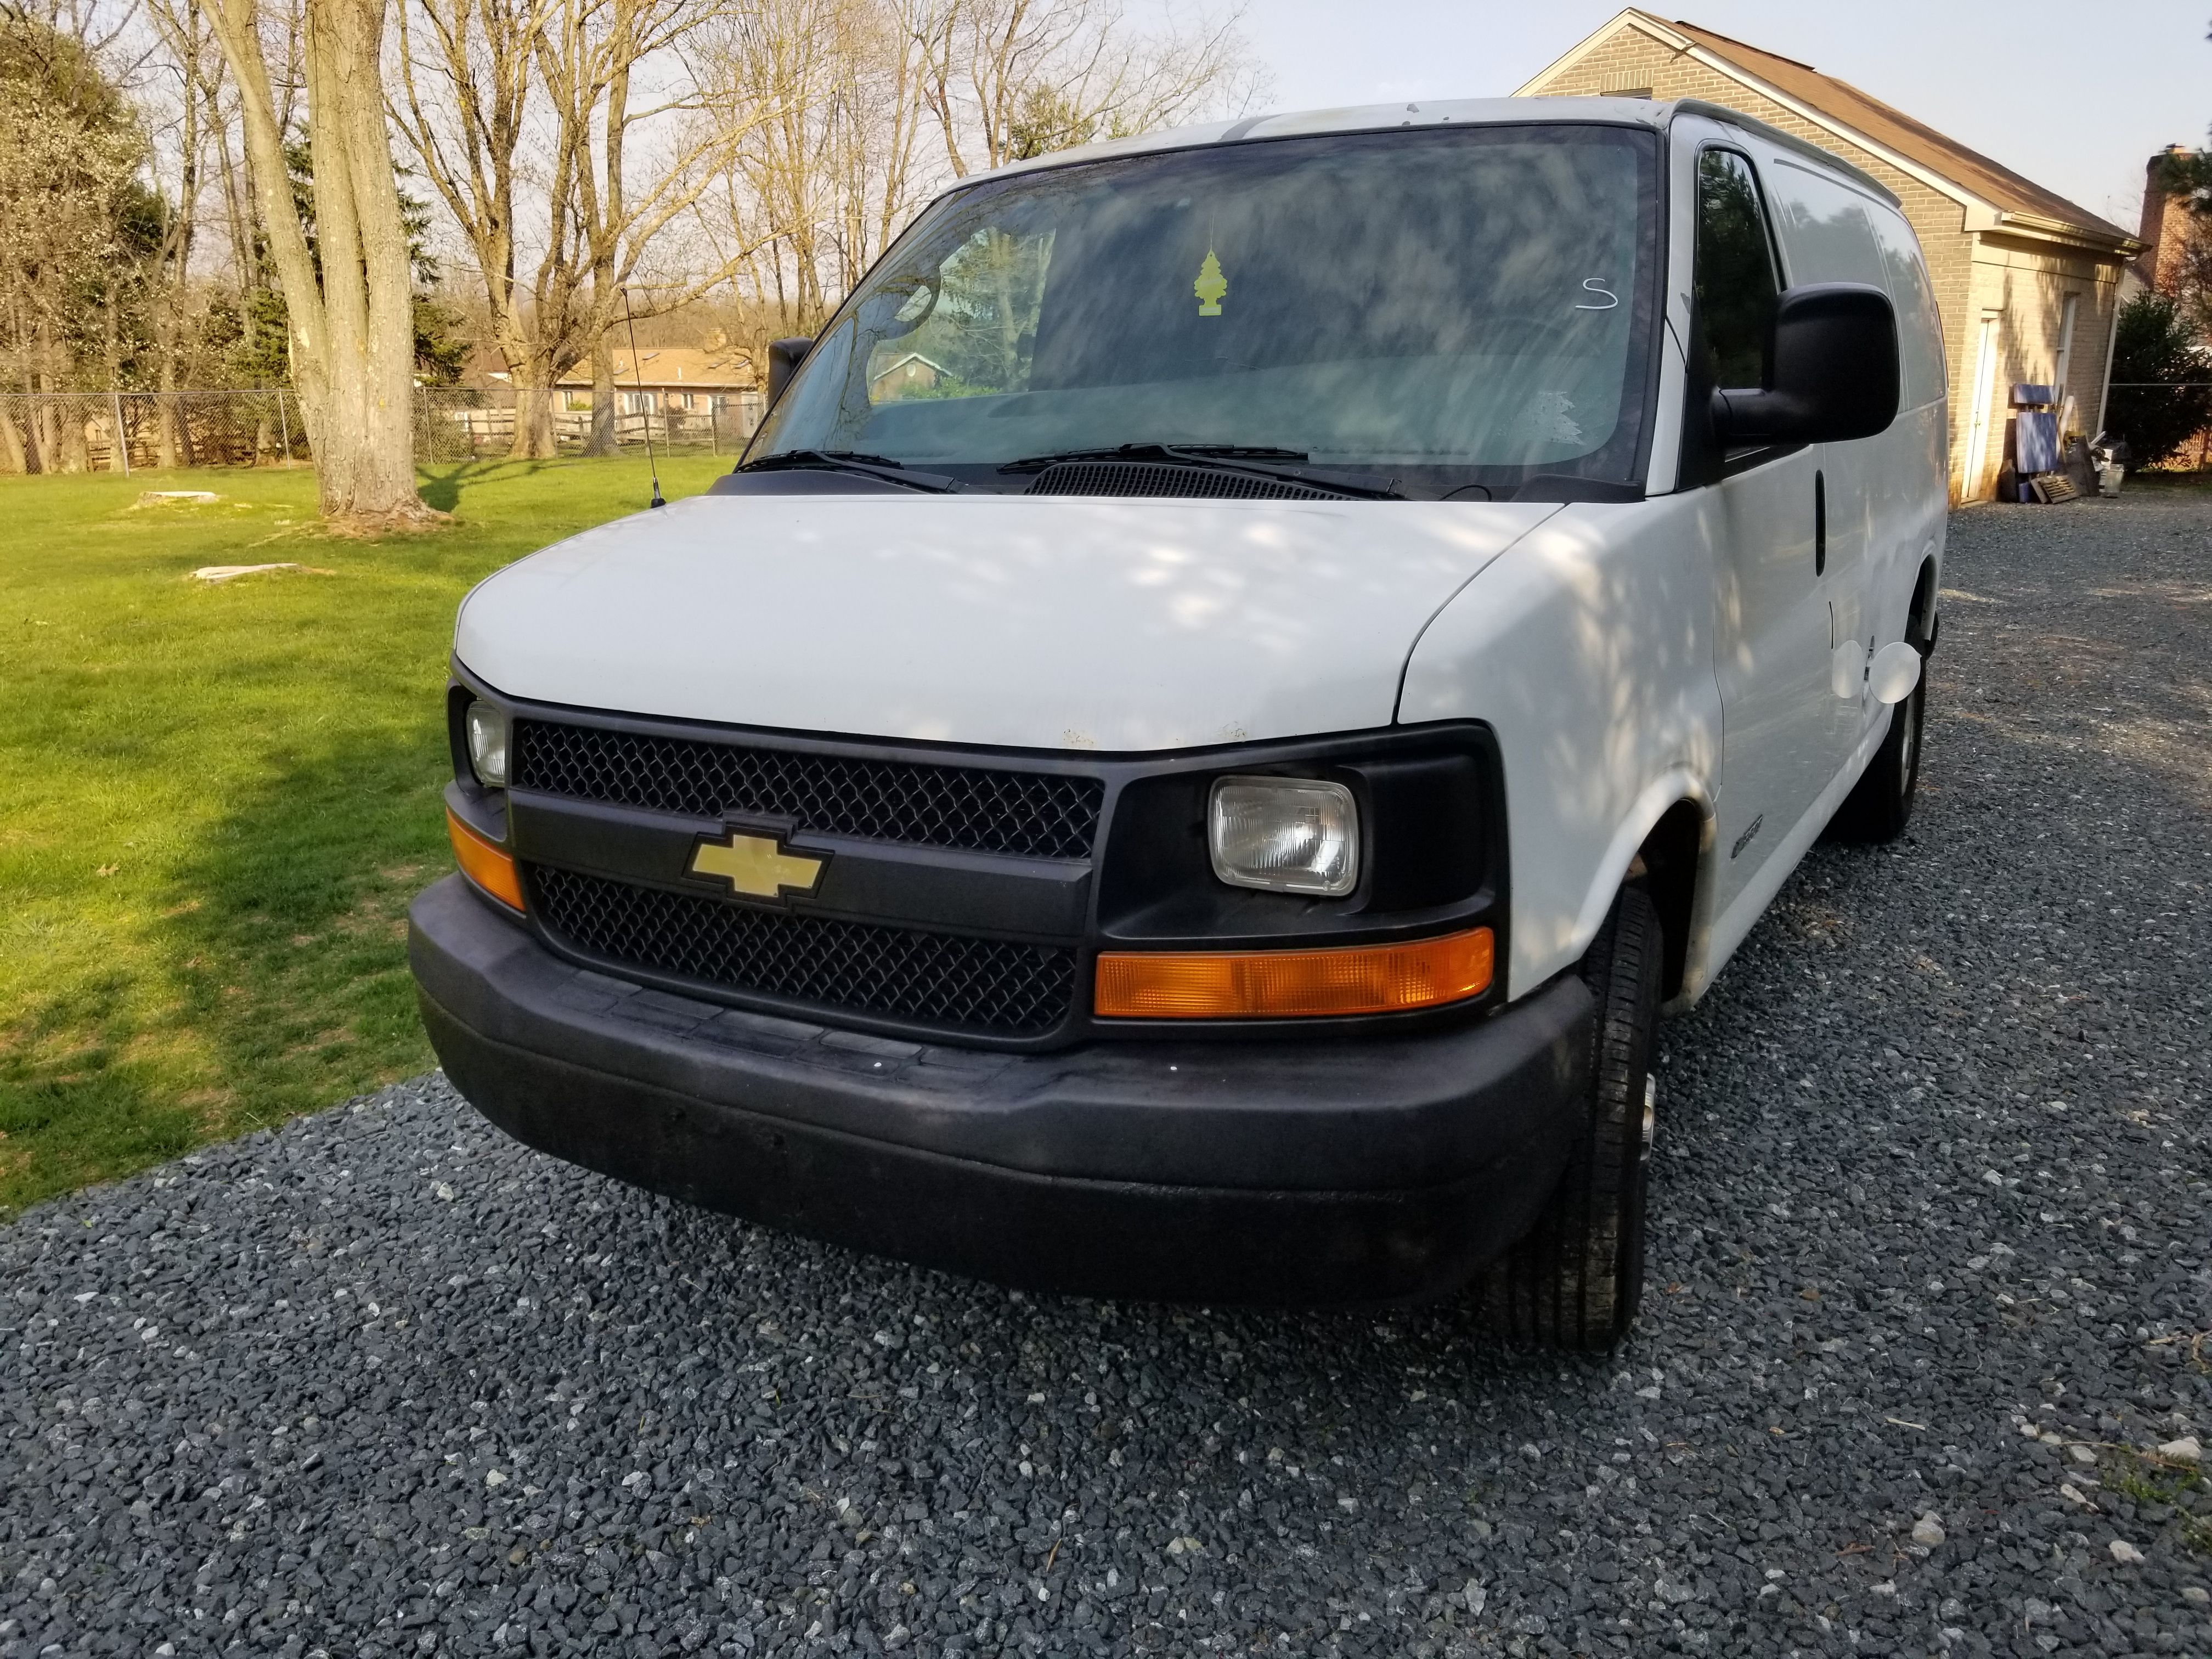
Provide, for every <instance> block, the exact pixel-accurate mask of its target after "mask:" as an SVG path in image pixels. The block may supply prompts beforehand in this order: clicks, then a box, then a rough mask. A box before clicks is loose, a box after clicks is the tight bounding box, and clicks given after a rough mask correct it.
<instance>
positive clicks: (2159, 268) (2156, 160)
mask: <svg viewBox="0 0 2212 1659" xmlns="http://www.w3.org/2000/svg"><path fill="white" fill-rule="evenodd" d="M2188 154H2189V151H2188V150H2186V149H2184V148H2183V147H2182V146H2181V145H2179V144H2168V145H2167V146H2166V148H2165V149H2162V150H2160V151H2159V153H2158V154H2157V155H2154V156H2152V157H2151V158H2150V160H2149V161H2147V162H2145V163H2144V164H2143V199H2142V228H2141V229H2139V230H2138V231H2137V232H2136V240H2138V241H2140V242H2141V243H2142V252H2141V253H2139V254H2137V255H2136V262H2135V273H2136V276H2140V277H2142V279H2143V281H2144V282H2146V283H2149V284H2150V286H2151V287H2153V288H2154V289H2157V290H2158V291H2159V292H2160V293H2161V294H2164V293H2167V292H2170V291H2171V289H2170V284H2171V283H2172V281H2173V277H2174V267H2175V264H2176V263H2177V262H2178V261H2179V258H2180V257H2181V240H2182V236H2183V234H2184V233H2185V230H2186V228H2187V227H2188V223H2189V208H2188V205H2187V203H2186V201H2185V198H2184V197H2179V196H2174V195H2170V194H2169V193H2168V192H2167V191H2166V190H2165V189H2164V188H2163V187H2162V186H2161V185H2160V182H2159V173H2160V171H2161V170H2162V169H2163V168H2164V167H2165V166H2166V162H2167V161H2169V160H2172V159H2173V158H2175V157H2177V156H2184V155H2188Z"/></svg>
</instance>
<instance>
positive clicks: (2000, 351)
mask: <svg viewBox="0 0 2212 1659" xmlns="http://www.w3.org/2000/svg"><path fill="white" fill-rule="evenodd" d="M1518 95H1519V96H1522V97H1539V96H1551V97H1612V98H1656V99H1662V100H1664V99H1674V98H1701V99H1704V100H1707V101H1708V102H1711V103H1715V104H1723V105H1726V106H1729V108H1732V109H1739V110H1741V111H1742V112H1744V113H1745V114H1747V115H1751V116H1755V117H1756V118H1759V120H1762V121H1765V123H1767V125H1770V126H1776V127H1779V128H1781V129H1782V130H1783V131H1785V132H1790V133H1794V134H1796V135H1797V136H1798V137H1802V138H1806V139H1808V140H1810V141H1811V142H1812V143H1816V144H1818V145H1820V147H1821V148H1823V149H1827V150H1830V151H1832V152H1833V153H1834V154H1836V155H1840V156H1842V157H1844V160H1846V161H1850V162H1852V163H1854V164H1855V165H1857V167H1862V168H1863V169H1864V170H1865V171H1866V172H1868V173H1872V174H1873V175H1874V176H1875V178H1876V179H1880V180H1881V182H1882V183H1883V184H1884V185H1887V186H1888V188H1889V189H1890V190H1891V191H1893V192H1894V193H1895V195H1896V197H1897V198H1898V199H1899V201H1900V202H1901V203H1903V204H1904V207H1905V217H1906V218H1907V219H1909V220H1911V223H1912V228H1913V230H1914V231H1915V232H1916V233H1917V234H1918V236H1919V238H1920V245H1921V246H1922V248H1923V250H1925V252H1926V253H1927V256H1928V271H1929V277H1930V278H1931V280H1932V281H1933V283H1934V285H1935V289H1936V303H1937V305H1938V307H1940V308H1941V311H1942V318H1943V332H1944V339H1945V353H1946V356H1947V357H1948V362H1949V366H1950V379H1951V494H1952V498H1953V499H1954V501H1983V500H1986V499H1987V498H1988V497H1989V496H1990V495H1991V494H1992V493H1993V492H1994V491H1995V489H1996V475H1997V471H1998V469H1999V467H2000V466H2001V465H2002V464H2003V459H2004V433H2005V420H2006V416H2007V410H2008V392H2009V388H2010V387H2011V386H2013V385H2015V383H2018V382H2021V381H2027V382H2033V383H2038V384H2044V385H2054V386H2063V387H2064V388H2065V389H2066V391H2067V392H2070V393H2071V394H2072V395H2073V398H2074V400H2075V409H2076V410H2077V412H2078V419H2077V422H2076V424H2077V426H2078V427H2079V428H2081V430H2083V431H2085V432H2093V431H2094V430H2095V428H2096V426H2097V423H2098V418H2099V416H2100V415H2101V414H2102V412H2103V404H2104V396H2105V387H2106V380H2107V379H2108V378H2109V375H2108V371H2109V367H2110V363H2111V359H2112V328H2113V324H2114V321H2115V319H2116V318H2117V316H2118V307H2119V299H2120V285H2121V278H2122V273H2123V272H2124V270H2125V269H2126V266H2127V264H2128V261H2129V260H2130V258H2133V257H2134V255H2135V254H2136V252H2137V249H2138V244H2137V242H2136V239H2135V238H2134V237H2132V236H2130V234H2128V233H2127V232H2126V231H2124V230H2122V229H2121V228H2119V227H2118V226H2117V225H2114V224H2110V223H2108V222H2106V221H2105V220H2103V219H2101V218H2100V217H2099V216H2097V215H2095V214H2093V213H2091V212H2090V211H2088V210H2087V209H2086V208H2081V207H2077V206H2075V204H2073V203H2071V202H2069V201H2067V200H2066V199H2065V198H2064V197H2061V196H2057V195H2055V194H2053V193H2052V192H2051V191H2047V190H2045V189H2044V188H2043V187H2042V186H2041V185H2038V184H2036V183H2035V182H2034V181H2033V180H2032V179H2025V178H2022V177H2021V175H2020V174H2019V173H2015V172H2013V171H2011V170H2010V169H2009V168H2008V167H2001V166H1999V165H1998V164H1997V163H1996V162H1995V161H1990V159H1989V158H1988V157H1987V156H1985V155H1977V154H1976V153H1975V152H1974V151H1972V150H1970V149H1967V148H1966V146H1965V145H1963V144H1960V143H1957V142H1955V141H1954V140H1953V139H1950V138H1947V137H1944V136H1943V135H1942V133H1940V132H1937V131H1935V129H1933V128H1932V127H1929V126H1926V125H1923V124H1922V123H1921V122H1918V121H1916V120H1914V119H1913V118H1911V116H1909V115H1906V114H1905V113H1903V112H1901V111H1899V110H1895V109H1893V108H1891V107H1890V106H1888V105H1887V104H1885V103H1882V102H1881V100H1878V99H1875V98H1870V97H1869V96H1868V95H1867V94H1865V93H1863V92H1861V91H1860V90H1858V88H1856V87H1853V86H1850V85H1848V84H1846V83H1845V82H1841V81H1838V80H1837V79H1835V78H1834V77H1833V76H1827V75H1823V74H1821V73H1820V71H1819V70H1816V69H1814V68H1812V67H1811V66H1809V65H1808V64H1800V63H1797V62H1796V61H1794V60H1793V59H1790V58H1781V57H1778V56H1776V55H1775V54H1774V53H1772V52H1761V51H1760V50H1759V48H1757V47H1756V46H1746V45H1744V44H1743V43H1742V42H1741V41H1740V40H1729V38H1728V37H1727V36H1725V35H1721V34H1715V33H1713V32H1712V31H1711V30H1710V29H1703V28H1699V27H1697V26H1696V25H1695V24H1692V23H1682V22H1674V23H1668V22H1662V21H1660V20H1659V19H1658V18H1656V17H1653V16H1650V15H1648V14H1646V13H1644V12H1641V11H1637V10H1634V9H1630V10H1627V11H1624V12H1622V13H1621V14H1620V15H1619V16H1617V17H1615V18H1613V21H1611V22H1609V23H1607V24H1606V25H1605V26H1604V27H1602V28H1601V29H1599V30H1598V31H1597V32H1596V33H1594V34H1592V35H1590V36H1589V38H1588V39H1586V40H1583V41H1582V42H1581V43H1580V44H1579V45H1577V46H1575V47H1574V48H1573V49H1572V50H1571V51H1570V52H1567V53H1566V55H1565V57H1563V58H1559V60H1558V61H1557V62H1556V63H1553V64H1551V65H1550V66H1549V67H1548V68H1547V69H1546V70H1544V71H1543V72H1542V73H1541V74H1540V75H1538V76H1536V77H1535V78H1534V80H1532V81H1530V82H1528V84H1527V85H1526V86H1524V87H1522V88H1520V89H1519V94H1518Z"/></svg>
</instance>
